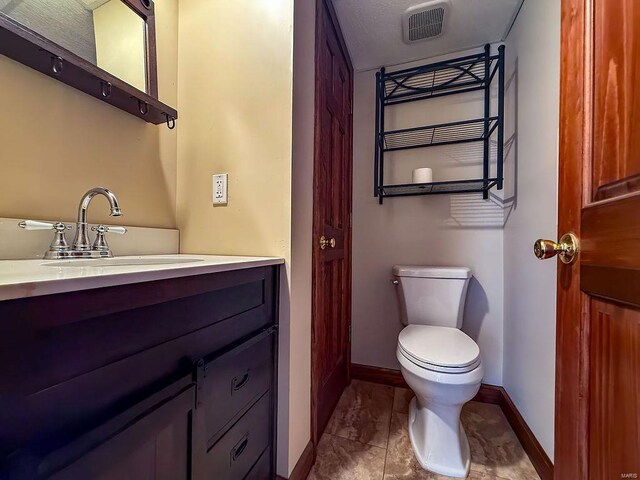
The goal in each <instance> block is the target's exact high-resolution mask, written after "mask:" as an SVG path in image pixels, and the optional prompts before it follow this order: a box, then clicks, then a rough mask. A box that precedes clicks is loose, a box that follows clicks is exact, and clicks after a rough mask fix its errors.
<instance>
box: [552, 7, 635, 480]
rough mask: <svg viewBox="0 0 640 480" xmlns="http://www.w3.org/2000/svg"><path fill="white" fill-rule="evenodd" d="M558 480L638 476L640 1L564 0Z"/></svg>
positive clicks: (559, 276) (557, 421) (556, 456)
mask: <svg viewBox="0 0 640 480" xmlns="http://www.w3.org/2000/svg"><path fill="white" fill-rule="evenodd" d="M561 72H562V73H561V106H560V108H561V116H560V176H559V177H560V189H559V233H560V234H564V233H565V232H569V231H572V232H574V233H575V234H576V236H577V237H578V238H579V239H580V242H581V245H580V248H581V251H580V253H579V256H578V260H577V261H576V262H575V263H574V264H571V265H564V264H562V263H560V262H559V267H558V273H559V275H558V325H557V367H556V368H557V373H556V375H557V376H556V441H555V478H556V479H558V480H560V479H563V480H564V479H574V478H575V479H581V480H582V479H589V480H604V479H607V480H613V479H620V478H640V2H639V1H638V0H562V66H561Z"/></svg>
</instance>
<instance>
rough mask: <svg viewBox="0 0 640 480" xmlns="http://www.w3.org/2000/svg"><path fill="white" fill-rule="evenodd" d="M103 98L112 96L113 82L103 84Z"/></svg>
mask: <svg viewBox="0 0 640 480" xmlns="http://www.w3.org/2000/svg"><path fill="white" fill-rule="evenodd" d="M101 90H102V96H103V97H104V98H109V97H110V96H111V82H101Z"/></svg>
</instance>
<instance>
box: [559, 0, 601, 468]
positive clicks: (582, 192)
mask: <svg viewBox="0 0 640 480" xmlns="http://www.w3.org/2000/svg"><path fill="white" fill-rule="evenodd" d="M561 8H562V27H561V60H560V125H559V128H560V130H559V151H558V153H559V155H558V157H559V174H558V178H559V185H558V198H559V200H560V208H559V209H558V238H560V236H561V235H563V234H564V233H566V232H573V233H574V234H575V235H576V236H577V237H578V238H580V233H581V231H580V230H581V209H582V206H583V203H584V202H586V201H587V200H588V199H589V198H590V188H591V187H590V185H587V184H585V182H584V180H585V179H586V178H590V176H589V172H588V171H587V170H588V167H586V165H590V162H589V161H586V160H588V159H589V158H590V157H591V144H592V142H591V140H592V132H591V130H590V124H591V122H590V121H589V119H590V118H591V116H592V114H593V107H592V104H593V100H592V99H593V48H594V43H593V38H592V36H591V32H592V31H593V0H562V7H561ZM576 72H577V74H576ZM557 290H558V299H557V324H556V387H555V395H556V405H555V455H554V456H555V462H554V463H555V466H554V473H555V478H557V479H562V478H588V475H589V471H588V470H589V467H588V461H589V456H588V447H589V422H588V419H589V398H588V393H589V388H588V386H589V370H588V368H589V339H590V335H589V315H588V312H589V302H588V297H587V296H586V295H585V294H583V293H582V292H581V290H580V262H576V263H574V264H573V265H565V264H563V263H561V262H558V287H557Z"/></svg>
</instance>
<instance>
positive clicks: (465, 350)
mask: <svg viewBox="0 0 640 480" xmlns="http://www.w3.org/2000/svg"><path fill="white" fill-rule="evenodd" d="M398 350H399V352H400V353H402V355H403V356H404V357H405V358H406V359H407V360H409V361H410V362H411V363H413V364H414V365H417V366H419V367H421V368H424V369H427V370H431V371H434V372H441V373H467V372H470V371H472V370H474V369H475V368H477V367H478V366H479V365H480V349H479V348H478V345H477V344H476V343H475V342H474V341H473V340H472V339H471V338H470V337H469V336H468V335H466V334H465V333H464V332H462V331H461V330H458V329H457V328H450V327H438V326H433V325H409V326H407V327H406V328H404V329H403V330H402V331H401V332H400V335H399V336H398Z"/></svg>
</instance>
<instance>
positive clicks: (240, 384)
mask: <svg viewBox="0 0 640 480" xmlns="http://www.w3.org/2000/svg"><path fill="white" fill-rule="evenodd" d="M248 382H249V370H247V371H246V372H244V375H242V377H239V378H238V377H233V380H231V390H232V392H237V391H238V390H241V389H242V388H244V386H245V385H246V384H247V383H248Z"/></svg>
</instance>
